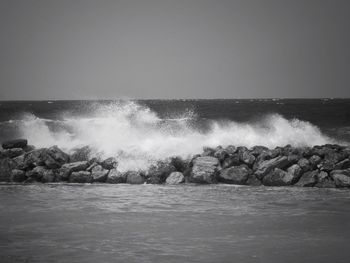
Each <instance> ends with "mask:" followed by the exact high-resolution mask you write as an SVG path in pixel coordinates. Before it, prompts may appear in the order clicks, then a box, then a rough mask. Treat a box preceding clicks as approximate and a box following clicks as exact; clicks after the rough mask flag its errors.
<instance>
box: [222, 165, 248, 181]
mask: <svg viewBox="0 0 350 263" xmlns="http://www.w3.org/2000/svg"><path fill="white" fill-rule="evenodd" d="M251 173H252V171H251V170H250V169H249V168H248V167H247V166H246V165H240V166H233V167H230V168H226V169H222V170H221V171H220V173H219V175H218V180H219V181H220V182H223V183H227V184H245V183H246V182H247V180H248V177H249V175H250V174H251Z"/></svg>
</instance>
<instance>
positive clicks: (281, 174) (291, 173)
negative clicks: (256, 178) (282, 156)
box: [263, 164, 301, 186]
mask: <svg viewBox="0 0 350 263" xmlns="http://www.w3.org/2000/svg"><path fill="white" fill-rule="evenodd" d="M300 172H301V169H300V167H299V165H297V164H295V166H294V165H293V166H291V167H290V168H289V169H288V171H287V172H286V171H283V170H281V169H279V168H275V169H274V170H273V171H271V172H270V173H269V174H267V175H266V176H264V178H263V184H264V185H268V186H287V185H292V184H293V183H295V182H296V181H297V180H298V179H299V175H300Z"/></svg>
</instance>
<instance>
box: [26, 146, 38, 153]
mask: <svg viewBox="0 0 350 263" xmlns="http://www.w3.org/2000/svg"><path fill="white" fill-rule="evenodd" d="M33 150H35V146H34V145H27V146H26V147H23V151H24V152H26V153H27V152H31V151H33Z"/></svg>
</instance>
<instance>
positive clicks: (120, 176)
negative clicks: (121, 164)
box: [106, 168, 126, 184]
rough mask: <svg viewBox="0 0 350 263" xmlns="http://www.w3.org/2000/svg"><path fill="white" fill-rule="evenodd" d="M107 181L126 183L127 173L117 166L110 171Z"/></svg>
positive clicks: (110, 182)
mask: <svg viewBox="0 0 350 263" xmlns="http://www.w3.org/2000/svg"><path fill="white" fill-rule="evenodd" d="M106 183H108V184H124V183H126V174H125V173H121V172H119V171H118V170H117V169H116V168H114V169H112V170H110V171H109V173H108V175H107V180H106Z"/></svg>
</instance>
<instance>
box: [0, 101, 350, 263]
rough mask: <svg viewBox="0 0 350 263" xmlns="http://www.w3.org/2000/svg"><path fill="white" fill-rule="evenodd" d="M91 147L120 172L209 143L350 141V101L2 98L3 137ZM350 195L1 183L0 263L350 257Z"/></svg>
mask: <svg viewBox="0 0 350 263" xmlns="http://www.w3.org/2000/svg"><path fill="white" fill-rule="evenodd" d="M12 138H26V139H28V142H29V144H33V145H35V146H36V147H47V146H52V145H58V146H59V147H60V148H62V149H64V150H65V151H67V152H69V151H70V150H72V149H73V148H75V147H80V146H85V145H89V146H91V147H92V148H93V149H94V151H95V152H96V154H99V155H101V156H105V157H111V156H115V157H117V158H118V160H119V163H120V164H119V169H120V170H130V169H147V167H148V166H149V165H150V164H152V162H154V161H156V160H159V159H162V158H166V157H170V156H175V155H176V156H182V157H184V158H185V157H189V156H191V155H193V154H196V153H200V152H201V151H202V148H203V146H212V147H216V146H218V145H222V146H227V145H230V144H233V145H236V146H240V145H241V146H247V147H251V146H254V145H265V146H268V147H275V146H284V145H286V144H291V145H293V146H313V145H321V144H326V143H338V144H342V145H349V143H350V99H312V100H308V99H295V100H292V99H288V100H285V99H268V100H143V101H142V100H141V101H135V100H133V101H130V100H125V101H18V102H16V101H0V141H4V140H7V139H12ZM349 229H350V191H349V190H346V189H345V190H341V189H316V188H315V189H314V188H297V187H288V188H284V187H275V188H273V187H264V186H262V187H246V186H231V185H223V184H222V185H207V186H203V185H198V186H197V185H180V186H163V185H103V184H92V185H79V184H77V185H67V184H33V185H20V184H16V185H10V184H2V185H0V262H4V263H7V262H45V263H46V262H67V263H71V262H72V263H74V262H238V263H239V262H268V263H270V262H293V263H296V262H317V263H321V262H344V263H345V262H349V259H350V250H349V244H350V231H349Z"/></svg>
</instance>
